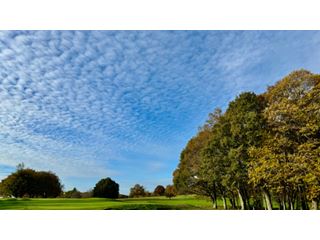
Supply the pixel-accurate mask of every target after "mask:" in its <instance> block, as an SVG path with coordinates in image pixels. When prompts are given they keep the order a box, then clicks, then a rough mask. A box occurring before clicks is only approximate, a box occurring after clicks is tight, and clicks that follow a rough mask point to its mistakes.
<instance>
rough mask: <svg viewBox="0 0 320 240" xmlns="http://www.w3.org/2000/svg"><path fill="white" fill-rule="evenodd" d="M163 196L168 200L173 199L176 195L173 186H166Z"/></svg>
mask: <svg viewBox="0 0 320 240" xmlns="http://www.w3.org/2000/svg"><path fill="white" fill-rule="evenodd" d="M164 194H165V196H166V197H167V198H169V199H171V198H173V197H175V196H176V195H177V194H176V190H175V188H174V186H173V185H167V186H166V190H165V193H164Z"/></svg>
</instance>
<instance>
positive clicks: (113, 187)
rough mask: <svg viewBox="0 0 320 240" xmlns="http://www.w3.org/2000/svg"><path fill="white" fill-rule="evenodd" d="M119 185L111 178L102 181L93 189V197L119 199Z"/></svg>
mask: <svg viewBox="0 0 320 240" xmlns="http://www.w3.org/2000/svg"><path fill="white" fill-rule="evenodd" d="M118 196H119V184H118V183H116V182H115V181H113V180H112V179H111V178H109V177H108V178H104V179H101V180H100V181H99V182H97V184H96V185H95V187H94V188H93V197H98V198H118Z"/></svg>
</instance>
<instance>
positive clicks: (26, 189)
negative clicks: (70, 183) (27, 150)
mask: <svg viewBox="0 0 320 240" xmlns="http://www.w3.org/2000/svg"><path fill="white" fill-rule="evenodd" d="M1 189H2V192H3V194H4V195H6V196H14V197H31V198H32V197H57V196H59V195H60V193H61V191H62V185H61V184H60V180H59V178H58V177H57V176H56V175H55V174H54V173H51V172H44V171H41V172H37V171H35V170H33V169H30V168H26V169H25V168H17V171H16V172H14V173H12V174H10V175H9V176H8V177H6V178H5V179H3V180H2V182H1Z"/></svg>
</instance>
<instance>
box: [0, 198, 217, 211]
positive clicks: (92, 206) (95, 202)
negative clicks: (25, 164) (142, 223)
mask: <svg viewBox="0 0 320 240" xmlns="http://www.w3.org/2000/svg"><path fill="white" fill-rule="evenodd" d="M0 209H2V210H5V209H7V210H10V209H12V210H171V209H172V210H192V209H193V210H197V209H198V210H200V209H212V203H211V201H210V200H209V199H207V198H204V197H199V196H193V195H183V196H177V197H175V198H172V199H168V198H166V197H144V198H122V199H105V198H32V199H31V198H11V199H0Z"/></svg>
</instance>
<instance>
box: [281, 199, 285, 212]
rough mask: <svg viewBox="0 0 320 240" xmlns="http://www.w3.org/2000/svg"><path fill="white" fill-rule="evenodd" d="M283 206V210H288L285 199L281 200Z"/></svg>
mask: <svg viewBox="0 0 320 240" xmlns="http://www.w3.org/2000/svg"><path fill="white" fill-rule="evenodd" d="M281 206H282V210H286V202H285V201H284V199H282V200H281Z"/></svg>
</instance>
